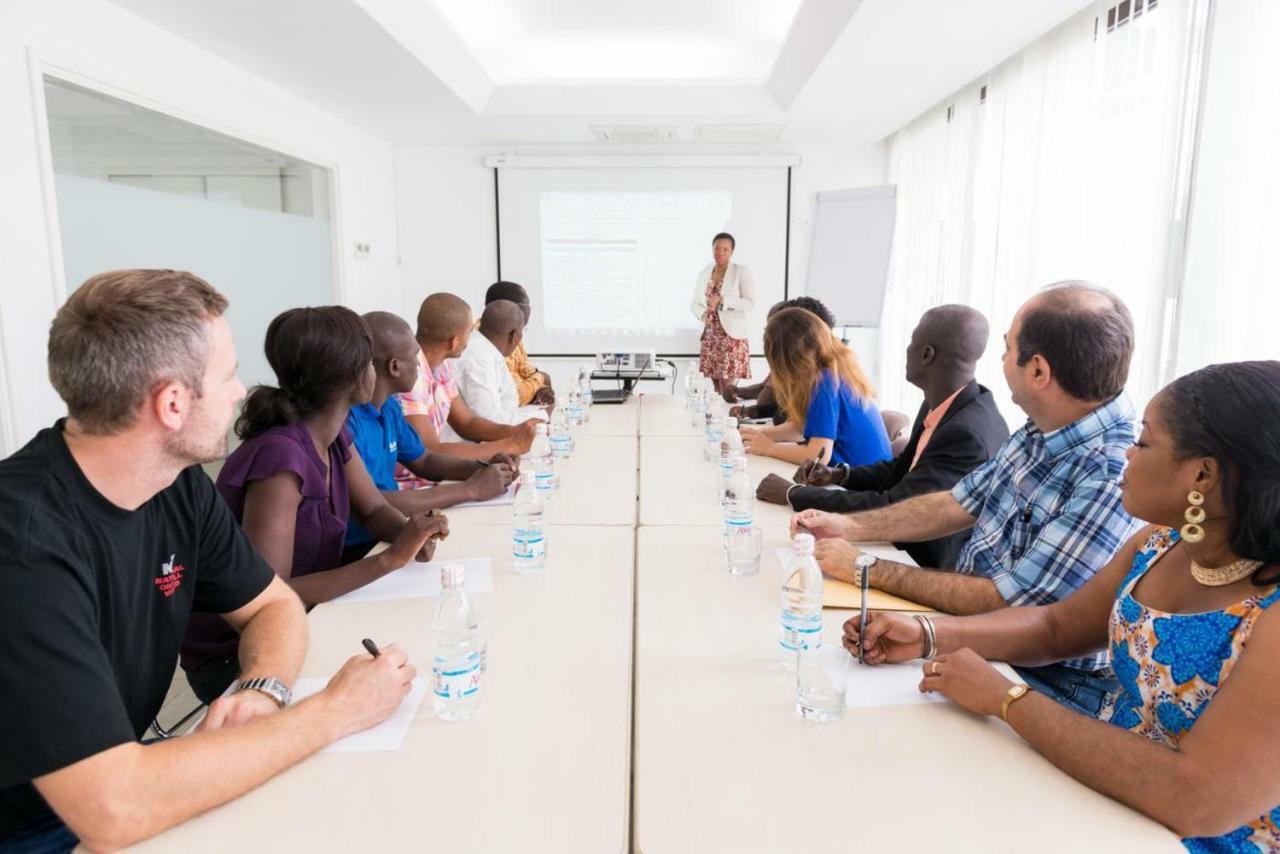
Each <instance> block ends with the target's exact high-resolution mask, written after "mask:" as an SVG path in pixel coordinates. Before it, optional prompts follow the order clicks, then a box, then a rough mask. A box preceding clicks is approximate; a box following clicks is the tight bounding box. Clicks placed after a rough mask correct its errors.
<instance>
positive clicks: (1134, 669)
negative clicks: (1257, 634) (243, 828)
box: [1101, 529, 1280, 852]
mask: <svg viewBox="0 0 1280 854" xmlns="http://www.w3.org/2000/svg"><path fill="white" fill-rule="evenodd" d="M1178 539H1179V537H1178V532H1177V531H1174V530H1171V529H1163V530H1160V531H1157V532H1156V533H1154V534H1152V536H1151V537H1150V538H1149V539H1148V540H1147V542H1146V543H1145V544H1143V547H1142V548H1141V549H1140V550H1139V551H1138V554H1137V557H1136V558H1135V559H1134V561H1133V569H1132V570H1130V571H1129V574H1128V575H1127V576H1126V577H1125V580H1124V582H1123V583H1122V584H1121V585H1120V590H1119V591H1118V593H1117V597H1118V598H1117V599H1116V604H1115V607H1113V608H1112V610H1111V629H1110V636H1111V662H1112V666H1113V667H1114V668H1115V672H1116V677H1117V678H1118V679H1119V680H1120V691H1119V693H1118V694H1117V695H1116V696H1115V697H1114V698H1112V700H1111V701H1110V702H1109V703H1108V704H1107V706H1106V707H1104V708H1103V710H1102V714H1101V718H1102V720H1104V721H1110V722H1111V723H1113V724H1115V725H1116V726H1120V727H1124V728H1125V729H1127V730H1130V731H1132V732H1136V733H1138V734H1139V735H1143V736H1146V737H1147V738H1149V739H1151V740H1152V741H1156V742H1159V743H1160V744H1163V745H1165V746H1166V747H1169V748H1172V749H1173V750H1177V749H1178V745H1179V744H1180V743H1181V741H1182V738H1183V736H1184V735H1186V734H1187V733H1188V732H1190V731H1191V728H1192V727H1193V726H1194V725H1195V722H1196V720H1197V719H1198V718H1199V717H1200V715H1201V714H1202V713H1203V712H1204V710H1205V709H1206V708H1208V706H1209V703H1210V702H1211V701H1212V700H1213V695H1214V694H1215V693H1216V692H1217V690H1218V688H1219V687H1221V685H1222V683H1223V682H1225V681H1226V680H1227V678H1228V676H1230V674H1231V670H1232V668H1234V667H1235V664H1236V662H1237V661H1238V660H1239V659H1240V653H1241V652H1243V651H1244V648H1245V646H1246V645H1247V644H1248V642H1249V635H1250V634H1251V633H1252V632H1253V627H1254V625H1255V624H1256V623H1257V621H1258V617H1260V616H1262V612H1263V611H1265V610H1266V609H1267V608H1269V607H1271V606H1272V605H1273V604H1275V602H1276V601H1277V600H1280V588H1271V589H1270V591H1269V592H1268V591H1266V590H1264V591H1261V592H1260V593H1259V594H1258V595H1256V596H1251V597H1250V598H1248V599H1246V600H1245V601H1243V602H1237V603H1236V604H1234V605H1231V606H1229V607H1227V608H1223V609H1222V610H1220V611H1206V612H1204V613H1200V614H1168V613H1165V612H1164V611H1157V610H1155V609H1153V608H1148V607H1147V606H1146V605H1143V604H1142V603H1140V602H1138V601H1137V600H1136V599H1134V598H1133V588H1134V587H1135V586H1136V585H1137V583H1138V579H1140V578H1142V576H1143V575H1145V574H1146V572H1147V570H1148V569H1150V568H1151V566H1152V564H1154V563H1155V562H1156V561H1157V560H1159V559H1160V557H1161V556H1162V555H1164V553H1165V552H1167V551H1168V550H1169V549H1171V548H1172V547H1173V546H1174V545H1175V544H1176V543H1177V542H1178ZM1182 844H1183V845H1184V846H1186V848H1187V849H1188V850H1189V851H1193V852H1256V851H1280V806H1277V807H1276V808H1274V809H1272V810H1271V811H1270V812H1268V813H1267V814H1266V815H1263V816H1260V817H1259V818H1257V819H1256V820H1254V821H1251V822H1249V823H1248V824H1246V825H1244V826H1243V827H1239V828H1237V829H1235V830H1233V831H1231V832H1230V833H1227V834H1224V835H1222V836H1215V837H1211V838H1210V837H1197V838H1193V839H1184V840H1182Z"/></svg>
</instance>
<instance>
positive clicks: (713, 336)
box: [698, 270, 751, 380]
mask: <svg viewBox="0 0 1280 854" xmlns="http://www.w3.org/2000/svg"><path fill="white" fill-rule="evenodd" d="M723 287H724V277H723V276H721V277H720V278H718V279H717V278H716V274H715V271H714V270H713V271H712V273H711V277H710V278H709V279H708V280H707V294H706V295H707V302H708V303H710V302H711V298H712V297H713V296H719V295H720V290H721V288H723ZM702 322H703V324H704V328H703V330H702V351H701V353H699V362H698V369H699V370H700V371H702V373H703V374H705V375H706V376H709V377H713V378H715V379H719V380H740V379H744V378H746V377H749V376H751V343H750V342H749V341H747V339H745V338H731V337H730V336H729V333H728V332H725V331H724V326H722V325H721V324H720V314H719V312H716V311H712V310H711V309H707V310H706V311H705V312H703V314H702Z"/></svg>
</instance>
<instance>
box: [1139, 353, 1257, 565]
mask: <svg viewBox="0 0 1280 854" xmlns="http://www.w3.org/2000/svg"><path fill="white" fill-rule="evenodd" d="M1160 396H1161V406H1160V409H1161V415H1162V417H1163V419H1164V422H1165V424H1166V426H1167V427H1168V429H1169V432H1170V434H1171V435H1172V437H1173V444H1174V455H1175V456H1176V457H1178V458H1180V459H1187V458H1189V457H1212V458H1213V459H1215V460H1216V461H1217V463H1218V467H1219V469H1221V471H1222V497H1223V499H1224V500H1225V501H1226V504H1227V509H1228V512H1229V513H1230V514H1231V539H1230V543H1231V551H1233V552H1234V553H1236V554H1237V555H1239V556H1240V557H1242V558H1248V559H1250V560H1260V561H1262V562H1263V566H1261V567H1259V568H1258V570H1257V571H1256V572H1254V574H1253V583H1254V584H1256V585H1258V586H1259V587H1267V586H1270V585H1272V584H1275V583H1277V582H1280V567H1278V565H1280V362H1274V361H1271V362H1230V363H1227V364H1222V365H1210V366H1209V367H1207V368H1201V369H1200V370H1198V371H1195V372H1193V373H1190V374H1187V375H1186V376H1184V377H1179V378H1178V379H1176V380H1174V381H1173V382H1172V383H1170V384H1169V385H1167V386H1165V389H1164V391H1162V392H1161V393H1160Z"/></svg>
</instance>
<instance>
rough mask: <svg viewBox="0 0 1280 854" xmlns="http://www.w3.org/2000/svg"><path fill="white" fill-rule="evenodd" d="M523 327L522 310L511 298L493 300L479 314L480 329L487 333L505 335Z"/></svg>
mask: <svg viewBox="0 0 1280 854" xmlns="http://www.w3.org/2000/svg"><path fill="white" fill-rule="evenodd" d="M519 329H524V311H522V310H521V308H520V306H518V305H516V304H515V303H513V302H512V301H511V300H505V299H500V300H494V301H493V302H491V303H489V304H488V305H486V306H485V307H484V313H483V314H481V315H480V331H481V332H482V333H484V334H485V335H486V336H487V335H499V336H503V337H505V336H507V335H509V334H511V333H512V332H515V331H516V330H519Z"/></svg>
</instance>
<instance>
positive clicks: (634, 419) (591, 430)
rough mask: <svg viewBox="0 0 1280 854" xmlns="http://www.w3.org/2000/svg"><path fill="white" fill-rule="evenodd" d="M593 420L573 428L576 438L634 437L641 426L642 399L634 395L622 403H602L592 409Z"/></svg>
mask: <svg viewBox="0 0 1280 854" xmlns="http://www.w3.org/2000/svg"><path fill="white" fill-rule="evenodd" d="M590 415H591V420H590V421H588V422H587V423H586V424H580V425H578V426H577V427H574V428H573V435H574V436H632V437H634V436H635V435H636V433H637V431H638V430H639V426H640V398H639V397H637V396H635V395H632V396H631V397H629V398H627V399H626V400H625V401H623V402H622V403H601V404H597V405H595V406H592V407H591V412H590Z"/></svg>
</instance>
